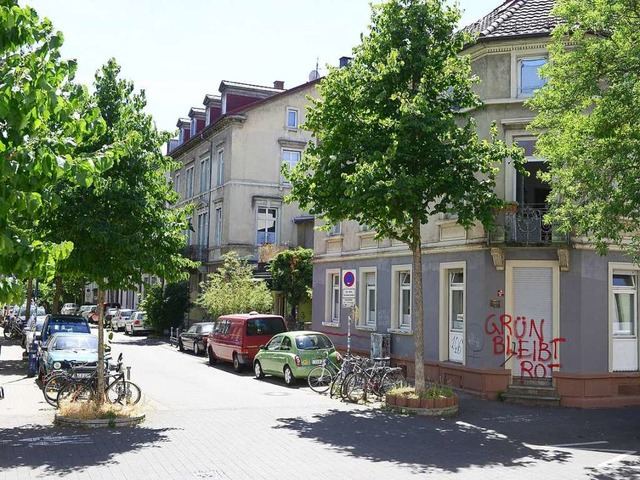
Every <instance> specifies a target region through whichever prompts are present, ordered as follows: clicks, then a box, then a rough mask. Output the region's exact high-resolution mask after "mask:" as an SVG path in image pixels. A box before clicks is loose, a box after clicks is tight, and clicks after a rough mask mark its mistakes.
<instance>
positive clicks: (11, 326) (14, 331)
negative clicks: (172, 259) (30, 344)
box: [3, 317, 22, 340]
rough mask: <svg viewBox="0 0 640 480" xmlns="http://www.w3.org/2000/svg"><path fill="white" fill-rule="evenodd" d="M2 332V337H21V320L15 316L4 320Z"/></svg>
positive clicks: (8, 338) (11, 338)
mask: <svg viewBox="0 0 640 480" xmlns="http://www.w3.org/2000/svg"><path fill="white" fill-rule="evenodd" d="M3 333H4V338H5V339H7V340H13V339H15V338H22V322H21V321H20V319H19V318H17V317H16V318H13V319H11V320H8V321H7V322H5V326H4V328H3Z"/></svg>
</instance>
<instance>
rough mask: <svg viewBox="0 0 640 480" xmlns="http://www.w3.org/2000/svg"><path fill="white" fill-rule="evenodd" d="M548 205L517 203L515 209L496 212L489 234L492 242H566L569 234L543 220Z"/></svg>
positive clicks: (528, 244)
mask: <svg viewBox="0 0 640 480" xmlns="http://www.w3.org/2000/svg"><path fill="white" fill-rule="evenodd" d="M547 211H548V207H547V206H546V205H544V204H525V205H518V207H517V209H516V210H515V211H499V212H497V213H496V220H495V226H494V230H493V231H492V232H491V233H490V235H489V242H490V243H492V244H500V243H506V244H511V245H522V246H548V245H558V244H566V243H568V242H569V236H568V235H567V234H565V233H561V232H558V231H557V230H555V229H554V226H553V225H547V224H545V223H544V222H543V217H544V215H545V213H547Z"/></svg>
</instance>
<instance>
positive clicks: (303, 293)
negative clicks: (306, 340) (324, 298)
mask: <svg viewBox="0 0 640 480" xmlns="http://www.w3.org/2000/svg"><path fill="white" fill-rule="evenodd" d="M312 259H313V250H310V249H308V248H297V249H295V250H284V251H282V252H279V253H278V254H277V255H276V256H275V257H274V259H273V260H272V261H271V288H272V289H273V290H277V291H280V292H282V293H283V295H284V297H285V299H286V301H287V304H289V305H290V306H291V307H293V311H294V317H293V318H292V320H293V322H294V324H295V323H296V322H297V320H298V318H297V315H298V305H300V304H301V303H303V302H305V301H307V300H309V299H310V298H311V292H312V289H311V288H312V286H313V262H312Z"/></svg>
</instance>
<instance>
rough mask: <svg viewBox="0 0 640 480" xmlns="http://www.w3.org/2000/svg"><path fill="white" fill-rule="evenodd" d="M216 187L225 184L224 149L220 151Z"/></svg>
mask: <svg viewBox="0 0 640 480" xmlns="http://www.w3.org/2000/svg"><path fill="white" fill-rule="evenodd" d="M217 164H218V165H217V167H218V168H217V175H216V185H218V186H220V185H222V184H223V183H224V149H220V150H218V162H217Z"/></svg>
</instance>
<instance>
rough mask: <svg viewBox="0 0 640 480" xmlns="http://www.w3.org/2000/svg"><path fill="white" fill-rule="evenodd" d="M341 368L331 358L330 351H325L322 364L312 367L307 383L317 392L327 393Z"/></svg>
mask: <svg viewBox="0 0 640 480" xmlns="http://www.w3.org/2000/svg"><path fill="white" fill-rule="evenodd" d="M340 370H341V368H340V367H339V366H338V365H336V364H335V363H333V362H332V361H331V359H330V358H329V352H325V356H324V358H323V359H322V365H319V366H317V367H315V368H312V369H311V371H309V374H308V375H307V383H308V384H309V387H310V388H311V390H313V391H314V392H317V393H325V392H326V391H327V390H329V387H330V386H331V384H332V383H333V380H334V378H335V377H336V375H337V374H338V372H340Z"/></svg>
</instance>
